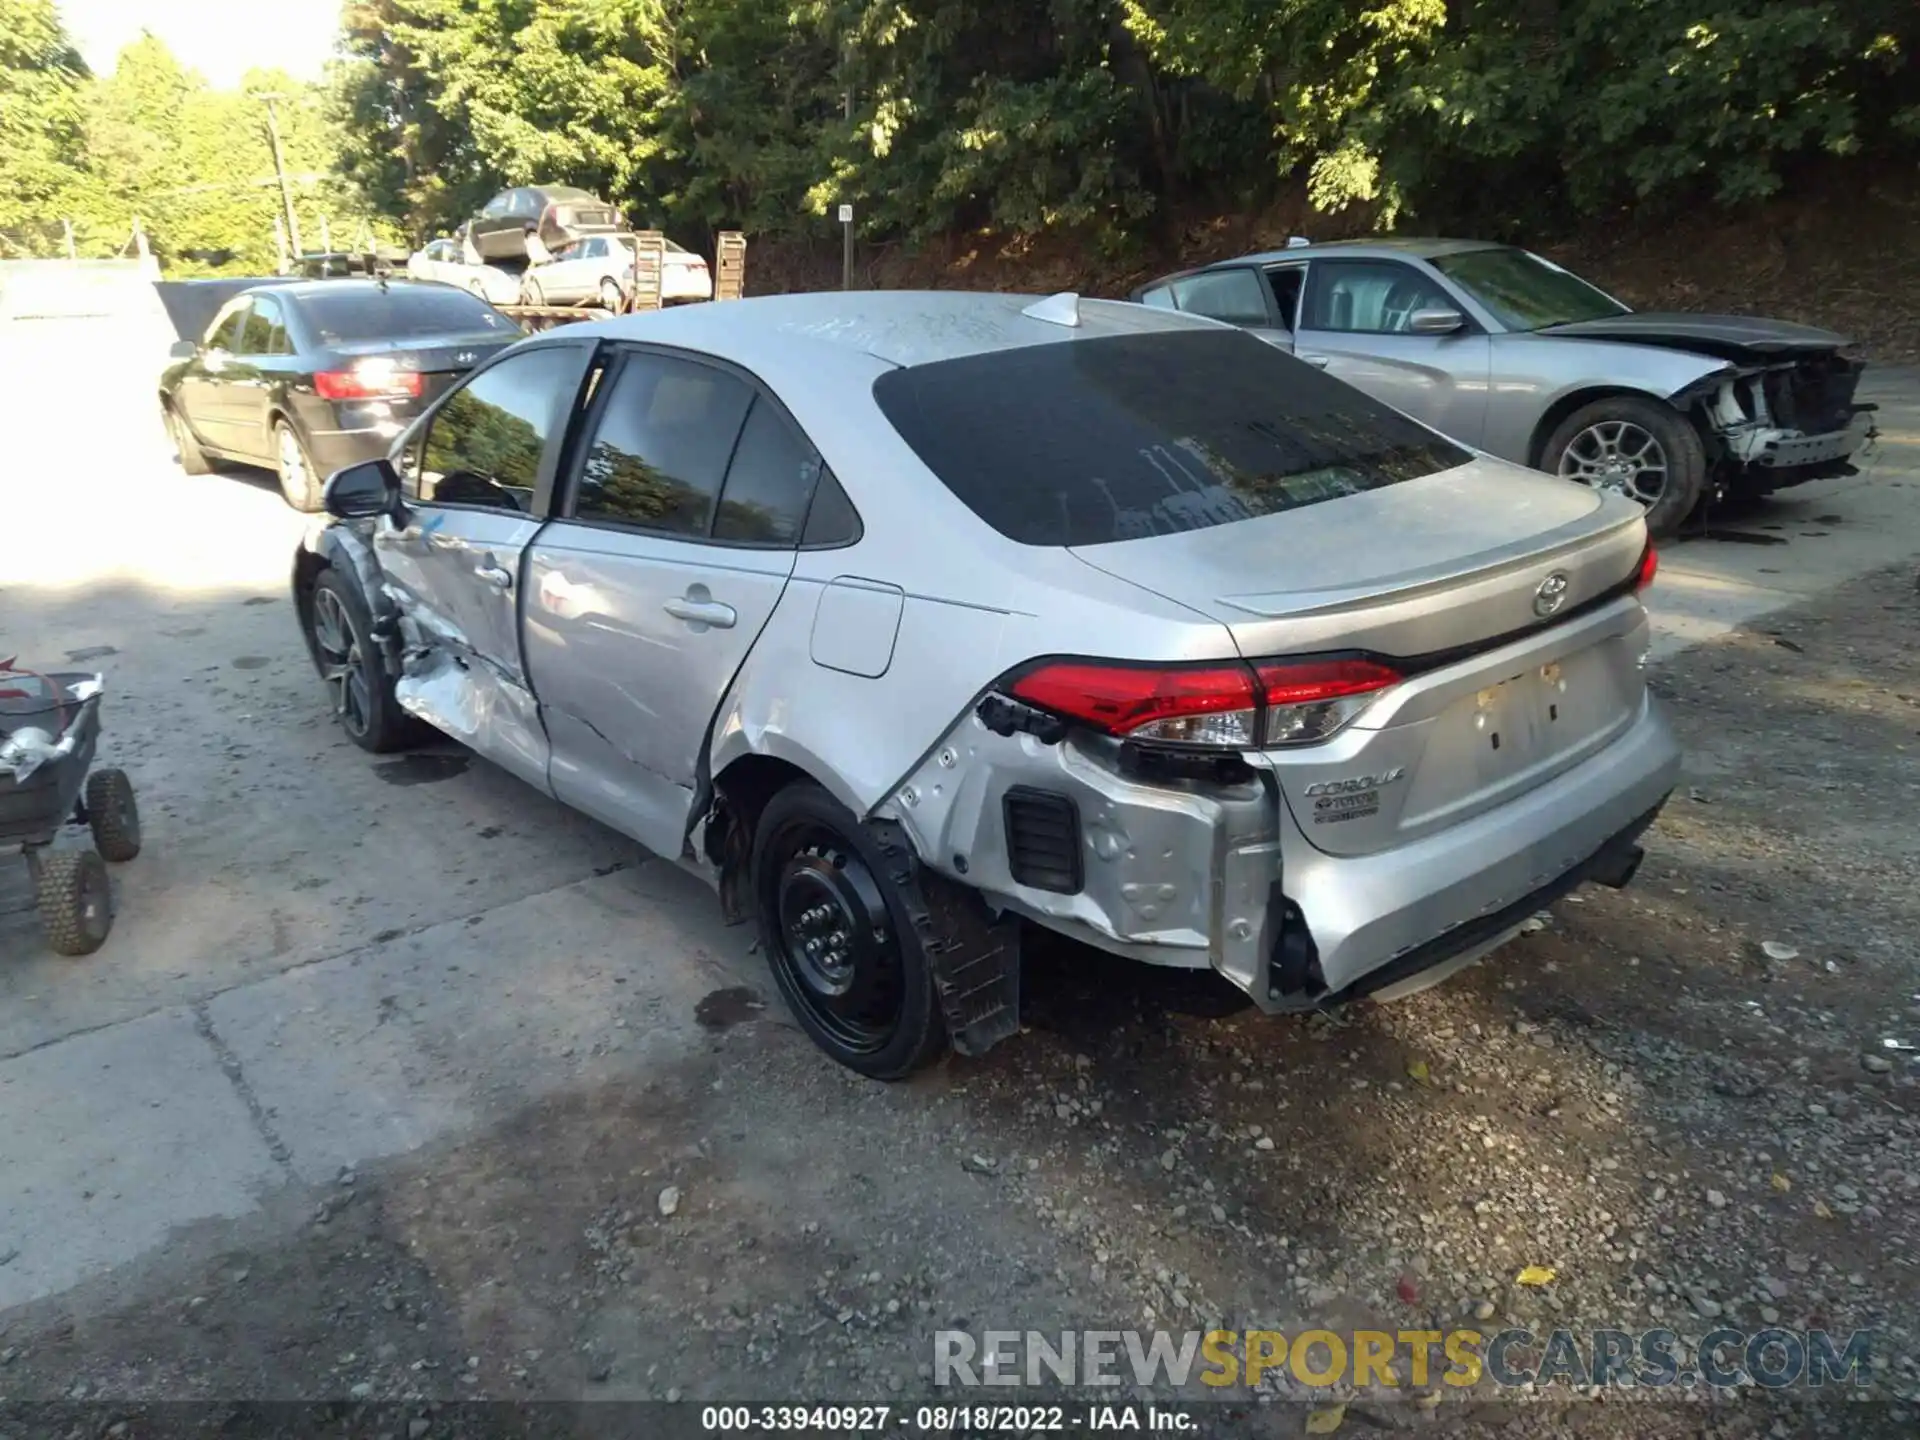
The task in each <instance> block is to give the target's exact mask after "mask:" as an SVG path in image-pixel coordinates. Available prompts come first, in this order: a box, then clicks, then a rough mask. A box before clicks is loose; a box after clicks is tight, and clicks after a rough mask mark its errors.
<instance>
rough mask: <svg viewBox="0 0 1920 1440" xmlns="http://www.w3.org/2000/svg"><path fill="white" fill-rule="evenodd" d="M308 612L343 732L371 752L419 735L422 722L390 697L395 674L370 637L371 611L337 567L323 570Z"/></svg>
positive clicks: (405, 742)
mask: <svg viewBox="0 0 1920 1440" xmlns="http://www.w3.org/2000/svg"><path fill="white" fill-rule="evenodd" d="M308 616H309V618H308V621H307V624H308V627H309V633H310V636H311V638H312V640H313V653H314V663H315V664H316V666H317V667H318V668H319V671H320V678H321V679H322V680H324V681H325V682H326V685H327V694H328V696H329V697H330V698H331V699H332V701H333V713H334V717H335V718H336V719H337V720H339V722H340V728H341V729H342V730H344V731H346V734H347V738H348V739H349V740H351V741H353V743H354V744H356V745H358V746H359V747H360V748H361V749H362V750H366V751H370V752H371V753H373V754H375V755H385V754H388V753H390V752H392V751H395V750H404V749H405V748H406V747H407V746H409V745H411V744H413V743H414V742H415V741H417V740H419V739H420V738H421V737H422V735H423V733H424V728H425V727H423V726H422V725H421V723H420V722H419V721H418V720H416V719H414V718H413V716H411V715H409V714H408V713H407V712H406V711H405V710H403V709H401V708H400V702H399V701H398V700H396V699H395V698H394V694H393V679H392V677H391V676H389V675H388V674H387V672H386V667H385V666H383V665H382V664H381V663H380V653H379V650H378V649H377V648H376V646H375V643H374V641H373V638H372V637H373V617H372V616H371V615H370V614H369V613H368V612H367V605H366V601H364V600H362V599H361V598H360V592H359V591H358V590H357V589H355V588H354V586H353V584H352V583H351V582H350V581H347V580H344V579H342V578H341V577H340V574H339V572H337V571H335V570H323V571H321V573H320V578H319V579H318V580H316V581H315V582H314V586H313V600H312V603H311V604H310V605H309V607H308Z"/></svg>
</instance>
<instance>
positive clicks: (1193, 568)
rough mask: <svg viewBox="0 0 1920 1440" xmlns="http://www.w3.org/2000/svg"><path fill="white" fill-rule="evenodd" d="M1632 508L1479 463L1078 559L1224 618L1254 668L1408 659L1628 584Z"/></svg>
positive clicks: (1636, 544)
mask: <svg viewBox="0 0 1920 1440" xmlns="http://www.w3.org/2000/svg"><path fill="white" fill-rule="evenodd" d="M1643 544H1644V526H1643V523H1642V522H1641V519H1640V510H1639V507H1638V506H1636V505H1634V504H1633V503H1632V502H1631V501H1627V500H1623V499H1619V498H1618V497H1610V496H1607V495H1604V494H1602V493H1601V492H1599V491H1595V490H1591V489H1588V488H1587V487H1585V486H1582V485H1576V484H1573V483H1571V482H1569V481H1565V480H1559V479H1556V478H1554V477H1552V476H1548V475H1542V474H1540V473H1539V472H1537V471H1532V470H1525V469H1522V468H1520V467H1519V466H1516V465H1509V464H1507V463H1506V462H1505V461H1500V460H1494V459H1491V458H1484V457H1483V458H1478V459H1476V460H1474V461H1473V462H1472V463H1470V464H1467V465H1462V466H1457V467H1455V468H1454V469H1451V470H1444V471H1441V472H1440V473H1438V474H1435V475H1428V476H1424V477H1422V478H1420V479H1416V480H1409V481H1406V482H1404V483H1402V484H1398V485H1390V486H1387V487H1385V488H1383V489H1378V490H1371V491H1367V492H1364V493H1362V494H1358V495H1346V496H1342V497H1340V498H1338V499H1333V500H1327V501H1323V502H1320V503H1317V504H1311V505H1303V506H1300V507H1298V508H1296V509H1292V510H1287V511H1283V512H1281V513H1279V514H1276V515H1265V516H1261V517H1259V518H1257V519H1252V520H1241V521H1237V522H1235V523H1233V524H1228V525H1211V526H1207V527H1205V528H1203V529H1195V530H1185V531H1179V532H1176V533H1173V534H1166V535H1154V536H1149V537H1146V538H1143V539H1138V540H1120V541H1114V542H1111V543H1108V544H1104V545H1085V546H1078V547H1075V548H1074V549H1073V551H1072V553H1073V554H1074V555H1075V556H1076V557H1077V558H1078V559H1080V560H1081V561H1083V562H1084V563H1086V564H1088V565H1092V566H1093V567H1094V568H1095V569H1098V570H1104V571H1106V572H1107V573H1108V574H1110V575H1114V576H1116V577H1118V578H1119V579H1122V580H1130V581H1132V582H1133V583H1134V584H1136V585H1138V586H1140V587H1141V588H1142V589H1145V590H1150V591H1152V592H1153V593H1155V594H1157V595H1160V596H1162V597H1164V598H1166V599H1168V600H1173V601H1176V602H1178V603H1180V604H1183V605H1187V606H1190V607H1191V608H1193V609H1195V610H1198V611H1200V612H1201V613H1202V614H1205V615H1210V616H1212V617H1213V618H1214V619H1216V620H1219V621H1220V622H1221V623H1222V624H1224V625H1226V626H1227V628H1228V629H1229V630H1231V631H1232V632H1233V637H1234V640H1235V642H1236V643H1237V644H1238V645H1239V647H1240V651H1241V653H1242V654H1244V655H1246V656H1248V657H1250V658H1252V657H1263V656H1272V655H1295V654H1312V653H1315V652H1319V651H1324V650H1367V651H1370V652H1372V653H1374V654H1376V655H1382V656H1387V657H1391V658H1395V659H1407V658H1410V657H1415V656H1423V655H1429V654H1433V653H1436V652H1443V651H1450V650H1454V649H1457V648H1459V647H1462V646H1474V645H1483V644H1485V643H1486V642H1488V641H1491V640H1493V639H1495V638H1496V637H1499V636H1503V635H1509V634H1513V633H1516V632H1519V631H1522V630H1526V629H1530V628H1533V627H1535V626H1537V625H1538V624H1539V623H1540V622H1541V618H1542V617H1541V615H1540V614H1538V613H1536V612H1535V610H1534V608H1533V607H1534V600H1535V593H1536V591H1537V589H1538V587H1539V586H1540V584H1541V582H1542V581H1543V580H1545V579H1546V577H1547V576H1548V574H1550V573H1552V572H1553V571H1555V570H1561V571H1564V572H1565V573H1566V580H1567V584H1566V587H1565V589H1564V590H1563V591H1562V592H1561V598H1560V603H1559V604H1558V605H1557V606H1555V607H1554V608H1553V609H1552V610H1551V611H1550V612H1549V613H1551V614H1564V613H1566V612H1568V611H1571V610H1573V609H1575V608H1577V607H1578V606H1580V605H1582V604H1584V603H1585V602H1587V601H1588V600H1590V599H1592V598H1594V597H1595V596H1597V595H1600V594H1602V593H1603V592H1605V591H1606V590H1608V589H1609V588H1611V587H1612V586H1615V585H1617V584H1619V583H1620V581H1622V580H1624V579H1626V578H1627V577H1628V576H1629V575H1631V574H1632V573H1633V567H1634V565H1635V563H1636V562H1637V561H1638V559H1639V554H1640V549H1641V547H1642V545H1643Z"/></svg>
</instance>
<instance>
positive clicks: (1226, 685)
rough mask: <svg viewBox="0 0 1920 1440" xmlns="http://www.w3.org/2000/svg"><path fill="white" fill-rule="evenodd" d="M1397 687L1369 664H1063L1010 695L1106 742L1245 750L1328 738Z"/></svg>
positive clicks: (1025, 680)
mask: <svg viewBox="0 0 1920 1440" xmlns="http://www.w3.org/2000/svg"><path fill="white" fill-rule="evenodd" d="M1399 679H1400V676H1399V675H1398V674H1397V673H1396V672H1395V671H1393V670H1391V669H1389V668H1388V667H1387V666H1385V665H1381V664H1378V663H1376V662H1374V661H1371V660H1306V661H1277V660H1276V661H1261V662H1258V663H1257V664H1254V665H1246V664H1242V663H1240V662H1238V661H1234V662H1228V663H1222V664H1211V665H1111V664H1102V663H1100V662H1098V661H1091V660H1061V661H1050V662H1048V663H1045V664H1043V665H1040V666H1037V667H1036V668H1034V669H1032V670H1029V671H1028V672H1027V673H1026V674H1024V675H1022V676H1020V677H1019V678H1018V679H1017V680H1015V681H1014V682H1013V683H1012V685H1011V686H1010V687H1009V693H1011V694H1012V695H1013V696H1014V697H1015V698H1016V699H1019V700H1023V701H1025V702H1026V703H1027V704H1029V705H1033V706H1035V707H1037V708H1039V709H1041V710H1046V711H1049V712H1051V713H1053V714H1055V715H1061V716H1065V717H1066V718H1068V719H1070V720H1077V721H1079V722H1080V723H1082V724H1084V725H1088V726H1091V727H1092V728H1094V729H1096V730H1100V731H1103V732H1104V733H1106V734H1108V735H1116V736H1123V737H1125V738H1127V739H1131V740H1142V741H1156V742H1159V743H1161V744H1169V745H1206V746H1216V747H1223V748H1227V749H1235V750H1246V749H1257V748H1259V747H1260V746H1263V745H1301V744H1308V743H1311V742H1313V741H1316V740H1324V739H1326V738H1327V737H1328V736H1329V735H1332V734H1333V733H1334V732H1335V731H1336V730H1339V729H1340V728H1341V727H1343V726H1344V725H1346V724H1347V723H1348V722H1349V721H1350V720H1352V719H1353V718H1354V716H1356V715H1358V714H1359V713H1360V712H1361V711H1362V710H1364V709H1365V708H1366V707H1367V705H1368V704H1369V703H1371V700H1372V697H1373V696H1374V695H1375V694H1376V693H1377V692H1379V691H1381V690H1384V689H1386V688H1387V687H1388V686H1390V685H1394V684H1397V683H1398V682H1399Z"/></svg>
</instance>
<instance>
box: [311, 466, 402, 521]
mask: <svg viewBox="0 0 1920 1440" xmlns="http://www.w3.org/2000/svg"><path fill="white" fill-rule="evenodd" d="M322 503H323V504H324V505H325V506H326V511H327V513H328V514H329V515H331V516H333V518H334V519H336V520H369V519H371V518H373V517H374V516H375V515H389V514H392V513H393V512H394V511H395V510H397V509H398V508H399V505H400V472H399V471H398V470H396V469H394V468H393V462H392V461H391V460H388V459H385V458H382V459H379V460H362V461H361V462H360V463H359V464H358V465H349V466H347V467H346V468H345V469H344V470H336V471H334V472H333V474H332V475H331V476H330V477H329V478H328V480H327V488H326V491H325V494H324V497H323V500H322Z"/></svg>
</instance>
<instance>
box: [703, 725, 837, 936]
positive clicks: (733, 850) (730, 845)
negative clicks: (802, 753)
mask: <svg viewBox="0 0 1920 1440" xmlns="http://www.w3.org/2000/svg"><path fill="white" fill-rule="evenodd" d="M812 779H813V777H812V776H811V775H809V774H807V772H806V771H805V770H802V769H801V768H800V767H799V766H798V765H795V764H792V763H791V762H789V761H786V760H776V759H775V758H774V757H773V756H771V755H742V756H741V757H740V758H739V759H738V760H735V761H733V762H732V763H731V764H729V765H728V766H727V768H726V769H724V770H722V771H721V772H720V773H719V774H718V775H716V776H715V777H714V779H713V803H712V806H711V808H710V811H709V813H710V815H711V817H712V818H711V819H710V820H709V822H708V824H707V828H706V833H705V836H704V837H703V839H704V845H703V848H704V849H705V850H706V852H707V857H706V858H707V859H708V860H709V861H710V862H711V863H712V864H714V865H715V866H717V867H718V868H719V871H720V908H721V911H722V913H723V914H724V915H725V916H726V919H727V922H728V923H729V924H738V923H740V922H741V921H742V920H745V919H747V918H748V916H749V915H750V914H751V910H752V907H751V905H750V903H749V896H748V888H747V875H746V870H747V860H748V857H749V856H751V855H752V853H753V832H754V828H755V827H756V826H757V825H758V824H759V823H760V812H761V811H762V810H764V809H766V808H767V802H768V801H769V800H771V799H772V798H773V797H774V796H775V795H777V794H778V793H779V792H780V791H782V790H784V789H786V788H787V786H789V785H793V784H796V783H798V782H800V781H803V780H812Z"/></svg>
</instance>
